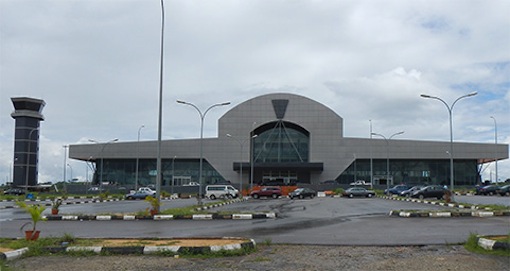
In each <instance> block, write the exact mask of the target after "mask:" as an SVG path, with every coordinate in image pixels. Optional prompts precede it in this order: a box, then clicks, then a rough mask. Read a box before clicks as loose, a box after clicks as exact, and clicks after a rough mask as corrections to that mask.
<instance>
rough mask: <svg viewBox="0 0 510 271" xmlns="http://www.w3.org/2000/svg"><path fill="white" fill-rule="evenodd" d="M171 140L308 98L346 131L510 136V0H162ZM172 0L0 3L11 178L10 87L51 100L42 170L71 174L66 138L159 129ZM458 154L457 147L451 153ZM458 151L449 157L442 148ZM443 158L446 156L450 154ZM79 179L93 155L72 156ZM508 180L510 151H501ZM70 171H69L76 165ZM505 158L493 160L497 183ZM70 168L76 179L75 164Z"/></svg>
mask: <svg viewBox="0 0 510 271" xmlns="http://www.w3.org/2000/svg"><path fill="white" fill-rule="evenodd" d="M165 9H166V12H165V14H166V15H165V16H166V23H165V40H164V42H165V47H164V83H163V88H164V94H163V104H164V109H163V139H173V138H197V137H199V135H200V118H199V116H198V114H197V112H196V111H195V110H194V109H193V108H191V107H189V106H185V105H181V104H177V103H176V102H175V101H176V100H178V99H179V100H185V101H188V102H191V103H194V104H195V105H197V106H198V107H200V108H203V109H205V108H207V107H208V106H210V105H212V104H214V103H219V102H225V101H230V102H231V103H232V105H231V106H230V107H224V108H215V109H214V110H212V111H210V113H208V114H207V116H206V119H205V126H204V136H205V137H215V136H217V120H218V118H219V117H220V116H221V115H222V114H224V113H225V112H226V111H227V110H229V108H232V107H233V106H236V105H238V104H239V103H241V102H243V101H245V100H247V99H251V98H254V97H256V96H259V95H262V94H268V93H274V92H287V93H293V94H299V95H303V96H306V97H308V98H311V99H313V100H316V101H318V102H320V103H323V104H325V105H326V106H328V107H330V108H331V109H332V110H334V111H335V112H336V113H337V114H338V115H340V116H341V117H343V118H344V136H346V137H365V138H367V137H369V136H370V135H369V132H370V123H369V120H372V126H373V131H374V132H376V133H381V134H384V135H387V136H389V135H391V134H393V133H395V132H399V131H405V134H403V135H401V136H398V137H396V138H398V139H411V140H437V141H449V138H450V134H449V125H448V111H447V109H446V107H445V106H444V105H443V104H442V103H441V102H439V101H437V100H430V99H424V98H420V94H421V93H426V94H430V95H434V96H438V97H440V98H442V99H443V100H445V101H446V102H447V103H449V104H451V103H452V102H453V101H454V100H455V99H456V98H458V97H460V96H462V95H465V94H468V93H470V92H473V91H477V92H478V95H477V96H474V97H470V98H466V99H463V100H461V101H459V102H458V103H457V104H456V105H455V107H454V110H453V125H454V129H453V131H454V140H455V141H462V142H476V143H494V140H495V129H494V128H495V125H494V120H493V119H491V118H490V117H491V116H493V117H494V118H495V119H496V120H497V128H498V129H497V130H498V137H497V139H498V143H506V144H508V143H509V142H510V117H509V116H510V91H509V90H510V19H509V16H508V14H510V1H508V0H492V1H487V0H481V1H475V0H457V1H444V0H436V1H434V0H426V1H404V0H399V1H375V0H374V1H363V0H361V1H360V0H356V1H341V0H330V1H329V0H323V1H320V0H315V1H312V0H293V1H290V0H289V1H283V0H258V1H255V0H238V1H229V0H220V1H214V0H207V1H194V0H165ZM160 25H161V9H160V1H159V0H67V1H65V0H53V1H51V0H0V91H1V93H0V127H1V128H0V183H4V182H6V181H7V180H9V178H10V176H11V173H10V171H11V170H12V163H13V148H14V124H15V121H14V119H12V118H11V116H10V114H11V113H12V111H13V110H14V108H13V106H12V103H11V100H10V98H11V97H20V96H28V97H33V98H39V99H43V100H45V102H46V107H45V108H44V110H43V115H44V116H45V121H43V122H42V123H41V133H40V137H41V143H40V157H39V161H40V165H39V182H46V181H52V182H57V181H61V180H63V167H64V157H65V156H64V148H63V147H62V146H63V145H69V144H76V143H85V142H87V141H88V139H94V140H98V141H108V140H111V139H114V138H119V141H121V142H122V141H136V140H137V136H138V130H139V128H140V126H141V125H144V126H145V128H143V129H142V130H141V140H156V139H157V123H158V95H159V63H160V62H159V59H160V31H161V28H160V27H161V26H160ZM445 151H446V150H445ZM445 156H447V154H446V153H445ZM445 158H446V157H445ZM67 163H69V164H70V166H71V168H72V172H73V177H74V178H79V179H84V177H85V171H86V166H85V164H84V163H83V162H79V161H74V160H71V161H69V160H67ZM498 168H499V178H500V179H503V180H504V179H506V178H510V162H509V161H508V160H506V161H502V162H499V164H498ZM67 171H68V174H70V173H69V172H70V170H69V167H68V168H67ZM491 172H492V176H493V178H494V175H495V167H494V164H491V165H486V166H484V172H483V178H484V179H488V178H489V176H490V174H491ZM68 178H70V177H69V176H68Z"/></svg>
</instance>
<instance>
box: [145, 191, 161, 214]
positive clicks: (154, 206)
mask: <svg viewBox="0 0 510 271" xmlns="http://www.w3.org/2000/svg"><path fill="white" fill-rule="evenodd" d="M145 201H147V202H148V203H150V205H151V209H150V213H151V215H152V216H154V215H156V214H158V212H159V207H161V202H160V200H159V199H158V198H155V197H153V196H147V197H146V198H145Z"/></svg>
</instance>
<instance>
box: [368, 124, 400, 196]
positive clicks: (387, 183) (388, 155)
mask: <svg viewBox="0 0 510 271" xmlns="http://www.w3.org/2000/svg"><path fill="white" fill-rule="evenodd" d="M403 133H404V131H402V132H398V133H394V134H392V135H391V136H390V137H388V138H386V137H385V136H384V135H382V134H378V133H371V135H375V136H380V137H382V138H384V141H386V188H387V189H389V188H390V186H389V185H390V183H389V182H390V140H391V139H392V138H393V137H394V136H397V135H401V134H403Z"/></svg>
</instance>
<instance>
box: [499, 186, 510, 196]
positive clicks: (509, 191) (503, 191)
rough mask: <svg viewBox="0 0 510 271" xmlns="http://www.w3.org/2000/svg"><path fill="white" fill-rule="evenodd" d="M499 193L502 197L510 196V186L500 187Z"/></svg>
mask: <svg viewBox="0 0 510 271" xmlns="http://www.w3.org/2000/svg"><path fill="white" fill-rule="evenodd" d="M497 193H498V194H500V195H501V196H510V184H508V185H505V186H502V187H500V188H499V189H498V190H497Z"/></svg>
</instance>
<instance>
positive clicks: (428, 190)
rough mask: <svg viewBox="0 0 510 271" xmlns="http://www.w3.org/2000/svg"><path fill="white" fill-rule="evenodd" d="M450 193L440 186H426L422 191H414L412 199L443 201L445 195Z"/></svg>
mask: <svg viewBox="0 0 510 271" xmlns="http://www.w3.org/2000/svg"><path fill="white" fill-rule="evenodd" d="M447 192H449V190H448V189H446V188H444V186H440V185H429V186H425V187H423V188H422V189H420V190H417V191H414V192H413V193H412V194H411V197H412V198H419V199H424V198H437V199H442V198H443V197H444V194H445V193H447Z"/></svg>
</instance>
